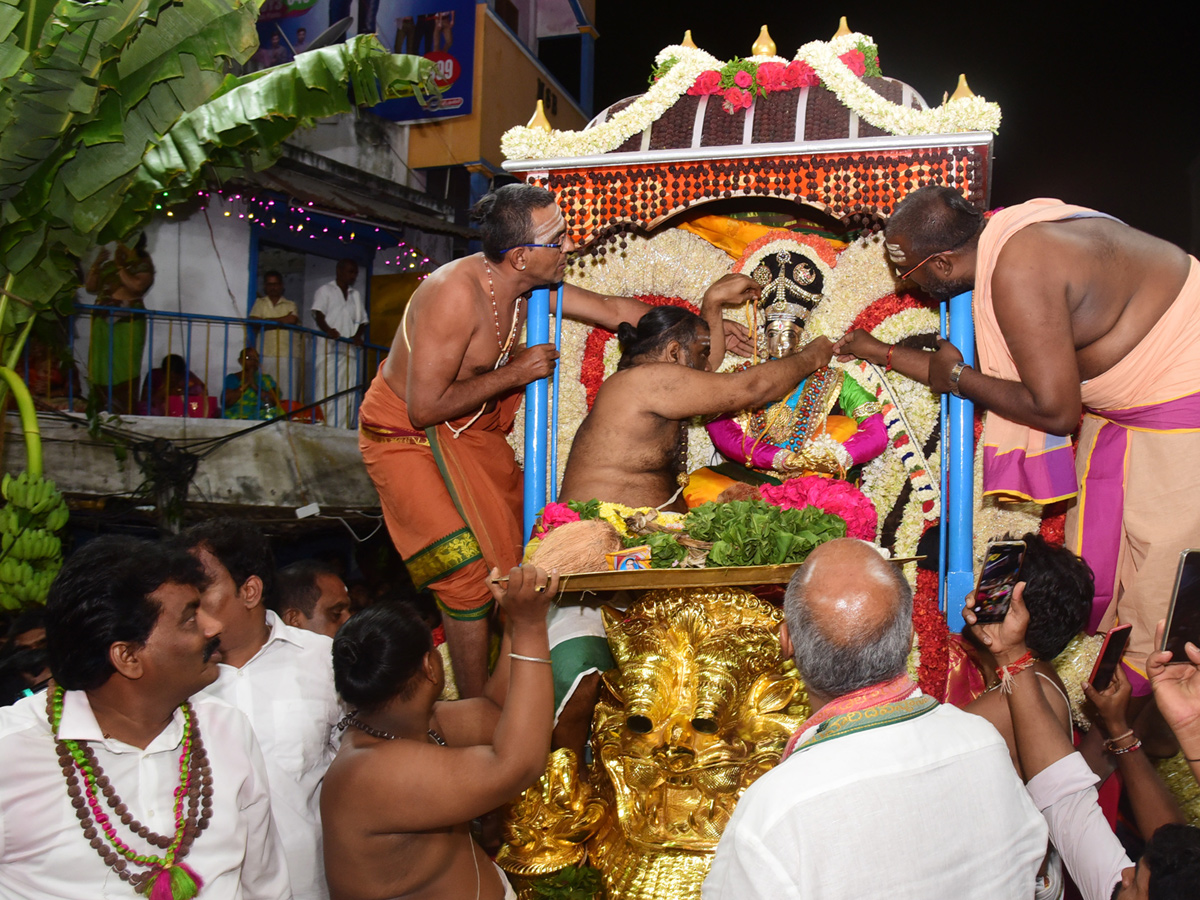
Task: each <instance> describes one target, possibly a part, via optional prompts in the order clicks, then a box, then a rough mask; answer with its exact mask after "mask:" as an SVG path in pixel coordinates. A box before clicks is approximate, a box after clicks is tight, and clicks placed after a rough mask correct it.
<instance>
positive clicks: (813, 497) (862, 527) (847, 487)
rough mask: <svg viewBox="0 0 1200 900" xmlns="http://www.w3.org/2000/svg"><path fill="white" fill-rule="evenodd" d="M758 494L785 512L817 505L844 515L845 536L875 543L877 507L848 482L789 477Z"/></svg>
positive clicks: (761, 490) (766, 487) (833, 479)
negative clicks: (785, 510)
mask: <svg viewBox="0 0 1200 900" xmlns="http://www.w3.org/2000/svg"><path fill="white" fill-rule="evenodd" d="M758 493H759V494H760V495H761V496H762V498H763V499H764V500H766V501H767V502H768V503H770V504H773V505H775V506H779V507H782V508H783V509H803V508H804V507H806V506H815V507H817V508H818V509H820V510H823V511H824V512H827V513H832V514H833V515H835V516H841V517H842V518H843V519H844V520H845V522H846V537H854V538H861V539H862V540H864V541H871V542H874V540H875V529H876V527H877V526H878V524H879V515H878V514H877V513H876V512H875V504H873V503H872V502H871V501H870V499H869V498H868V497H867V495H866V494H864V493H863V492H862V491H860V490H859V489H858V488H856V487H855V486H854V485H852V484H851V483H850V482H848V481H839V480H837V479H836V478H822V477H821V476H819V475H803V476H801V477H799V478H789V479H788V480H787V481H785V482H784V483H783V484H780V485H763V486H762V487H760V488H759V489H758Z"/></svg>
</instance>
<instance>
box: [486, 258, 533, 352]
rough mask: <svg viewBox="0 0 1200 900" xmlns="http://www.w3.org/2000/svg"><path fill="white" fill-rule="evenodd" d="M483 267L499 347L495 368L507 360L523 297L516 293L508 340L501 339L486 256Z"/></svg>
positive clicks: (515, 333)
mask: <svg viewBox="0 0 1200 900" xmlns="http://www.w3.org/2000/svg"><path fill="white" fill-rule="evenodd" d="M483 267H484V269H486V270H487V277H488V293H489V294H490V295H491V298H492V318H493V320H495V323H496V343H497V344H498V345H499V347H500V359H498V360H497V361H496V368H497V369H499V368H500V367H501V366H503V365H504V364H505V363H507V362H508V354H509V351H510V350H511V349H512V345H513V341H514V340H515V339H516V337H517V322H518V321H519V320H520V318H521V301H522V300H524V299H525V298H524V297H522V296H520V295H518V296H517V302H516V304H515V305H514V306H513V317H512V327H510V328H509V330H508V340H504V339H503V335H502V334H501V333H500V307H499V306H497V305H496V286H495V285H494V284H493V283H492V267H491V266H490V265H489V264H488V261H487V257H486V256H485V257H484V258H483Z"/></svg>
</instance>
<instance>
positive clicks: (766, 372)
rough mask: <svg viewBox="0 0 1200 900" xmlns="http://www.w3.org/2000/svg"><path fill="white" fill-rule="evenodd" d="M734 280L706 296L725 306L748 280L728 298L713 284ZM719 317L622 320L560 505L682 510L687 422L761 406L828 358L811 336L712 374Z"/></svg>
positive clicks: (659, 312)
mask: <svg viewBox="0 0 1200 900" xmlns="http://www.w3.org/2000/svg"><path fill="white" fill-rule="evenodd" d="M743 277H744V276H741V275H727V276H725V278H724V279H721V281H718V282H717V283H716V284H714V285H713V287H712V288H709V294H713V295H716V296H719V297H721V298H722V299H723V301H724V302H725V303H727V304H729V305H734V304H739V303H742V302H744V301H745V299H746V296H745V294H746V293H754V292H755V291H756V290H757V286H754V287H753V288H751V287H745V288H744V289H743V292H741V293H736V294H734V293H733V292H732V291H729V292H727V293H726V292H721V293H719V294H717V293H716V292H715V290H714V289H716V288H717V287H718V286H721V285H723V283H725V282H726V279H729V282H728V284H730V285H735V284H737V285H740V284H741V282H737V281H734V280H733V279H740V278H743ZM748 280H749V279H747V281H748ZM706 296H708V295H706ZM719 319H720V310H719V309H717V310H714V311H712V312H709V313H707V314H706V315H705V317H704V318H701V317H700V316H697V315H696V314H695V313H692V312H689V311H688V310H685V309H680V308H679V307H674V306H660V307H655V308H654V309H653V310H651V311H650V312H648V313H646V314H645V315H644V316H642V318H641V320H640V321H639V322H638V323H637V325H636V326H634V325H631V324H629V323H628V322H625V323H622V324H621V326H620V329H619V330H618V332H617V336H618V338H619V339H620V341H621V346H622V354H621V361H620V362H619V363H618V364H617V371H616V372H614V373H613V374H612V375H611V376H610V377H609V378H608V380H607V381H605V382H604V384H603V385H601V387H600V391H599V392H598V393H597V394H596V402H595V403H594V404H593V405H592V410H591V412H590V413H588V415H587V418H586V419H584V420H583V424H582V425H580V426H579V431H578V432H577V433H576V435H575V440H574V442H573V443H572V445H571V455H570V457H569V458H568V459H567V468H566V471H565V472H564V473H563V484H562V490H561V491H560V492H559V501H560V502H563V503H565V502H566V501H568V500H583V501H587V500H592V499H597V500H605V501H608V502H610V503H621V504H624V505H626V506H631V507H634V508H637V507H646V506H649V507H655V508H658V509H662V510H664V511H667V512H686V511H687V504H686V503H685V502H684V499H683V495H682V491H683V488H682V485H683V484H684V483H686V477H687V468H686V467H687V443H686V441H687V426H688V421H689V420H690V419H692V418H693V417H695V416H719V415H725V414H727V413H732V412H737V411H739V410H742V409H752V408H759V407H762V406H765V405H766V404H768V403H770V402H772V401H774V400H778V399H780V398H781V397H783V396H784V395H786V394H787V392H788V391H790V390H792V389H793V388H795V387H796V385H797V384H799V383H800V381H801V380H802V379H804V378H807V377H808V376H809V375H811V374H812V373H813V372H815V371H816V370H817V369H819V368H821V367H822V366H824V365H828V363H829V360H830V357H831V355H832V350H833V344H832V343H831V342H830V340H829V339H828V338H826V337H817V338H814V339H813V340H812V341H811V342H810V343H809V344H808V345H807V346H806V347H804V349H802V350H800V351H799V352H798V353H795V354H793V355H791V356H787V357H784V358H783V359H777V360H771V361H769V362H766V363H763V364H762V365H758V366H751V367H749V368H748V369H744V370H742V371H740V372H731V373H724V374H718V373H715V372H713V371H712V370H713V369H715V368H717V367H719V366H720V365H721V361H722V360H723V359H724V358H725V338H724V335H723V333H722V330H721V329H720V328H715V329H714V328H712V327H711V323H713V322H715V321H719Z"/></svg>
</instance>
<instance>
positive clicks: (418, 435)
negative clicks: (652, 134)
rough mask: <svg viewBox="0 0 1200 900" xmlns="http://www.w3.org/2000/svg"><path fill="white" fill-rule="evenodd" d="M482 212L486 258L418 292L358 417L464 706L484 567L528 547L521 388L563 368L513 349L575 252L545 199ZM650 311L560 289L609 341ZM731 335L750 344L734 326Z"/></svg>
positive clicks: (549, 198) (470, 259) (567, 303)
mask: <svg viewBox="0 0 1200 900" xmlns="http://www.w3.org/2000/svg"><path fill="white" fill-rule="evenodd" d="M473 214H474V216H475V218H476V219H477V220H478V222H479V232H480V236H481V238H482V243H483V252H482V253H476V254H473V255H471V256H466V257H463V258H462V259H457V260H455V261H454V262H451V263H447V264H446V265H444V266H442V267H441V268H440V269H438V270H437V271H436V272H434V273H433V274H432V275H430V276H429V277H428V278H426V279H425V280H424V281H423V282H421V285H420V286H419V287H418V288H417V290H416V292H415V293H414V294H413V296H412V300H410V301H409V304H408V307H407V308H406V311H405V314H404V319H403V320H402V323H401V327H400V328H399V329H398V330H397V332H396V337H395V340H394V341H393V342H392V350H391V353H390V354H389V355H388V357H387V359H386V360H385V361H384V363H383V365H382V366H381V367H380V370H379V374H378V376H377V377H376V378H375V380H374V381H373V382H372V383H371V386H370V388H368V390H367V394H366V397H365V398H364V399H363V404H362V408H361V410H360V412H359V448H360V449H361V450H362V454H363V461H364V462H365V463H366V466H367V472H368V474H370V476H371V480H372V481H373V482H374V483H375V487H376V489H377V490H378V491H379V499H380V503H381V505H382V507H383V516H384V520H385V521H386V522H387V527H388V533H389V534H390V535H391V537H392V542H393V543H394V544H395V545H396V549H397V550H398V551H399V552H400V555H401V556H402V557H404V562H405V564H406V565H407V566H408V571H409V574H410V575H411V576H412V579H413V582H414V583H415V584H416V586H417V587H418V588H425V587H428V588H429V589H430V590H431V591H432V592H433V594H434V596H435V598H436V599H437V603H438V607H439V608H440V609H441V612H442V624H443V626H444V627H445V629H446V643H447V644H448V645H449V647H450V658H451V662H452V663H453V664H454V676H455V680H456V682H457V683H458V688H459V691H460V693H461V695H462V696H464V697H469V696H476V695H478V694H479V692H480V691H481V690H482V688H483V684H484V682H485V681H486V680H487V635H488V626H487V617H488V611H489V609H490V608H491V604H492V599H491V597H490V596H489V595H488V593H487V590H486V588H485V587H484V586H483V585H484V579H485V578H486V576H487V570H488V567H490V566H499V567H500V568H501V569H507V568H508V567H509V566H511V565H513V564H514V563H516V562H517V561H518V560H519V559H520V558H521V548H522V547H523V545H524V537H526V536H525V535H522V533H521V516H522V513H521V469H520V467H519V466H518V465H517V462H516V459H515V458H514V457H513V452H512V449H511V448H510V447H509V446H508V443H507V442H506V440H505V434H506V433H507V432H508V430H509V429H510V427H511V425H512V422H513V417H514V416H515V414H516V409H517V405H518V404H519V403H520V400H521V396H522V390H521V389H522V388H524V386H525V385H527V384H529V383H530V382H532V381H534V380H536V379H539V378H545V377H546V376H548V375H549V374H550V373H551V372H553V371H554V365H555V360H556V359H557V358H558V353H557V352H556V351H555V349H554V347H553V345H551V344H539V345H536V346H532V347H525V348H522V347H520V346H517V345H516V343H517V335H519V334H520V333H521V328H522V326H523V325H524V324H525V303H524V301H525V298H526V297H527V296H528V294H529V291H530V290H532V289H533V288H535V287H537V286H539V285H549V284H555V283H557V282H560V281H562V278H563V274H564V272H565V271H566V266H567V256H568V254H570V253H571V251H572V250H574V249H575V244H574V242H573V241H572V240H571V235H570V234H569V233H568V231H567V223H566V221H565V220H564V219H563V215H562V213H561V212H560V211H559V208H558V205H557V203H556V202H555V199H554V195H553V194H551V193H550V192H549V191H547V190H544V189H542V188H539V187H535V186H533V185H528V184H510V185H506V186H504V187H502V188H500V189H499V190H497V191H495V192H494V193H491V194H488V195H487V196H486V197H484V198H483V199H482V200H480V201H479V203H478V204H476V207H475V209H474V210H473ZM745 281H746V283H752V282H750V280H749V279H748V278H747V279H745ZM647 309H649V307H648V306H647V305H646V304H644V303H642V302H641V301H639V300H635V299H632V298H629V297H605V296H602V295H600V294H596V293H593V292H591V291H587V290H584V289H582V288H579V287H576V286H575V285H566V286H565V287H564V290H563V312H564V313H565V314H566V315H568V316H570V317H572V318H575V319H579V320H581V321H584V322H588V323H590V324H592V325H600V326H602V327H604V328H608V329H612V330H615V329H616V327H617V325H618V324H620V323H621V322H636V321H637V320H638V319H640V318H641V316H642V314H643V313H645V311H646V310H647ZM722 330H724V331H729V332H730V336H731V339H733V340H741V341H745V329H744V328H741V326H740V325H738V324H737V323H734V322H726V323H725V324H724V326H723V329H722ZM744 349H745V350H747V351H748V350H749V349H750V345H749V343H748V342H747V343H745V344H744Z"/></svg>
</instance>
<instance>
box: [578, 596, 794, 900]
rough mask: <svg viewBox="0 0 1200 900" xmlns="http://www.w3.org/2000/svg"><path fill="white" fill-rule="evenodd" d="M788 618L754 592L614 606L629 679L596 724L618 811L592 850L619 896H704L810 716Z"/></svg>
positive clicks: (608, 612)
mask: <svg viewBox="0 0 1200 900" xmlns="http://www.w3.org/2000/svg"><path fill="white" fill-rule="evenodd" d="M780 619H781V614H780V613H779V611H778V610H776V609H775V608H774V607H772V606H771V605H770V604H768V603H765V602H763V601H761V600H759V599H758V598H756V597H754V596H753V595H752V594H749V593H746V592H745V591H739V590H731V589H694V590H687V591H655V592H652V593H650V594H647V595H646V596H645V597H644V598H643V599H642V600H641V601H640V602H638V603H636V604H635V605H634V606H632V607H630V609H629V611H628V612H626V613H624V614H622V613H619V612H617V611H615V610H612V609H609V608H605V610H604V625H605V630H606V631H607V632H608V640H609V645H610V646H611V648H612V652H613V656H614V658H615V659H616V661H617V669H616V670H614V671H610V672H608V673H606V674H605V676H604V689H603V690H602V692H601V697H600V702H599V704H598V705H597V707H596V715H595V718H594V720H593V732H592V749H593V754H594V756H595V760H596V762H595V763H593V770H592V782H593V785H594V787H595V790H596V793H597V795H598V796H599V797H601V798H602V799H604V800H605V801H606V803H607V806H608V809H607V811H606V814H605V818H604V820H603V821H602V822H601V825H600V830H599V833H598V835H597V837H596V838H595V839H594V840H593V841H592V842H591V843H590V844H589V852H590V855H591V860H592V865H594V866H595V867H596V868H598V869H599V870H600V871H601V873H602V875H603V877H604V881H605V885H606V889H607V893H608V896H609V897H610V898H614V900H615V898H624V900H635V898H641V897H656V896H662V897H665V896H670V897H675V898H686V897H693V896H694V897H698V896H699V894H700V883H701V882H702V881H703V880H704V876H705V875H706V874H707V872H708V867H709V865H710V864H711V861H712V853H713V851H714V850H715V849H716V846H717V841H718V840H719V839H720V837H721V832H722V831H724V829H725V824H726V823H727V822H728V821H729V817H730V816H731V815H732V814H733V809H734V806H735V805H736V804H737V800H738V798H739V797H740V796H741V795H742V792H743V791H745V789H746V788H747V787H749V786H750V785H751V784H752V783H753V782H754V781H755V779H757V778H758V777H759V776H760V775H762V774H763V773H764V772H766V771H767V770H768V769H770V768H772V767H773V766H774V765H775V764H776V763H777V762H778V761H779V755H780V753H781V752H782V750H783V747H784V744H785V743H786V742H787V739H788V737H789V736H790V735H791V733H792V732H793V731H794V730H795V729H796V728H797V727H799V725H800V723H801V722H803V721H804V719H805V718H806V717H807V715H808V712H809V708H808V701H807V694H806V693H805V691H804V688H803V686H802V685H801V683H800V681H799V678H798V677H797V675H796V672H795V668H794V667H793V666H792V665H791V663H790V662H787V663H785V662H784V661H783V660H782V658H781V656H782V654H781V652H780V649H779V636H778V629H779V622H780Z"/></svg>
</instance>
